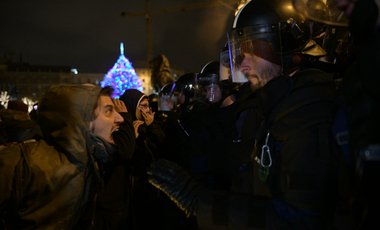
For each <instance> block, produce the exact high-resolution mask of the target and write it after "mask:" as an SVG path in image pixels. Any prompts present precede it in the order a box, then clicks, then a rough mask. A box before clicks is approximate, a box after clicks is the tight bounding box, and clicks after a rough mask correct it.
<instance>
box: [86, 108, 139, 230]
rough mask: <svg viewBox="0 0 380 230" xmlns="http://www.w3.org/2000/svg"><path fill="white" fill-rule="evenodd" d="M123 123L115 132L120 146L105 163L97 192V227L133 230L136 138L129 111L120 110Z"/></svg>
mask: <svg viewBox="0 0 380 230" xmlns="http://www.w3.org/2000/svg"><path fill="white" fill-rule="evenodd" d="M120 115H121V116H122V117H123V118H124V122H123V123H121V124H120V128H119V130H118V131H116V132H115V133H113V140H114V142H115V145H116V146H117V148H118V151H117V155H116V156H115V158H114V160H113V161H112V162H109V163H104V164H103V166H104V171H105V175H104V188H102V189H100V191H99V192H98V194H97V205H96V214H95V222H94V229H101V230H106V229H132V226H133V224H134V223H133V220H132V214H131V187H132V185H131V183H132V181H131V170H132V169H131V158H132V156H133V152H134V150H135V145H136V137H135V131H134V129H133V125H132V115H131V114H130V113H125V112H123V113H120Z"/></svg>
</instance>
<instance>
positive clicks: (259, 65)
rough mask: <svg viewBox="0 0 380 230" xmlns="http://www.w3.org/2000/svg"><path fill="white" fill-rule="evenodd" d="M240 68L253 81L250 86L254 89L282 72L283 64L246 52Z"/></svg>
mask: <svg viewBox="0 0 380 230" xmlns="http://www.w3.org/2000/svg"><path fill="white" fill-rule="evenodd" d="M239 70H240V71H241V72H243V74H244V75H245V76H246V78H247V79H248V80H249V81H250V82H251V84H250V86H251V89H252V90H253V91H256V90H258V89H260V88H261V87H263V86H264V85H265V84H266V83H267V82H268V81H270V80H272V79H273V78H275V77H278V76H280V74H281V66H279V65H277V64H274V63H272V62H269V61H267V60H265V59H263V58H260V57H258V56H255V55H251V54H248V53H244V59H243V61H242V63H241V65H240V67H239Z"/></svg>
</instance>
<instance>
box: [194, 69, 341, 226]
mask: <svg viewBox="0 0 380 230" xmlns="http://www.w3.org/2000/svg"><path fill="white" fill-rule="evenodd" d="M258 100H259V106H260V107H259V109H260V110H259V112H260V114H261V116H262V117H263V119H264V121H265V122H264V123H263V124H264V126H262V128H261V132H260V133H258V136H257V140H258V145H257V148H256V149H257V150H256V154H255V155H254V156H253V157H254V158H255V159H254V170H255V171H259V168H260V165H259V164H258V163H257V162H258V160H260V158H261V147H262V146H263V145H264V143H265V141H266V137H267V134H268V131H269V134H270V135H269V141H268V143H267V144H268V146H269V149H270V153H271V158H272V165H271V167H269V176H268V178H267V181H266V182H267V186H268V188H269V191H270V194H267V196H266V197H265V196H264V197H263V196H252V195H248V194H237V193H227V192H209V191H208V192H205V193H203V194H202V197H201V199H200V203H199V209H198V210H197V219H198V223H199V226H200V228H201V229H265V228H266V229H308V228H313V229H327V226H329V224H331V220H332V216H333V210H334V202H333V201H334V199H335V198H336V192H337V188H336V179H337V172H336V169H337V168H336V163H337V161H336V154H337V152H336V149H335V146H334V143H333V138H332V132H331V129H332V121H333V118H334V114H335V110H336V106H337V102H336V90H335V88H334V87H333V83H332V79H330V78H328V77H327V75H325V74H324V73H323V72H321V71H316V70H305V71H300V72H299V73H297V74H295V75H294V76H293V77H291V78H290V77H287V76H280V77H279V78H276V79H274V80H272V81H270V82H268V83H267V84H266V85H265V86H264V87H263V88H262V89H260V90H259V91H258ZM264 162H265V164H269V158H268V156H267V157H265V159H264ZM258 174H259V172H258V173H257V174H256V175H258ZM258 180H260V178H259V177H258V176H257V177H256V178H254V186H256V182H257V181H258ZM260 186H262V183H261V184H260ZM260 195H262V194H260Z"/></svg>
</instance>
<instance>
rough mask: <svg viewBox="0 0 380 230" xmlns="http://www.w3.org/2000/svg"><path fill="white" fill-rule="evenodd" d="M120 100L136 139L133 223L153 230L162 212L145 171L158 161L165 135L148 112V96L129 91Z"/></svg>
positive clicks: (132, 173) (151, 113)
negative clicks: (124, 107) (131, 124)
mask: <svg viewBox="0 0 380 230" xmlns="http://www.w3.org/2000/svg"><path fill="white" fill-rule="evenodd" d="M120 100H121V101H123V102H124V104H125V106H126V107H127V110H128V112H129V113H130V114H131V115H132V120H133V126H134V130H135V135H136V147H135V151H134V153H133V156H132V160H131V167H132V168H131V171H132V172H131V181H132V182H131V183H132V199H131V200H132V201H133V203H132V208H133V215H134V218H135V223H136V226H137V229H155V228H157V227H158V222H159V214H160V212H162V210H161V209H160V205H159V204H160V199H159V190H157V189H156V188H154V187H153V186H152V185H151V184H149V183H148V177H147V174H146V170H147V169H148V167H149V165H150V164H151V163H152V162H154V161H155V160H156V159H157V158H158V157H159V152H158V151H159V149H160V145H161V142H162V141H163V139H164V138H165V134H164V132H163V131H162V130H161V128H160V126H159V125H158V123H157V122H155V121H154V114H155V113H154V112H152V111H151V108H150V106H149V100H148V96H146V95H145V94H143V93H142V92H140V91H139V90H136V89H128V90H126V91H125V92H124V94H123V95H122V96H120ZM147 207H149V209H148V208H147ZM147 220H149V221H147Z"/></svg>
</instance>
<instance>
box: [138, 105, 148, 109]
mask: <svg viewBox="0 0 380 230" xmlns="http://www.w3.org/2000/svg"><path fill="white" fill-rule="evenodd" d="M139 106H140V107H143V108H144V109H149V108H150V106H149V105H147V104H140V105H139Z"/></svg>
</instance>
